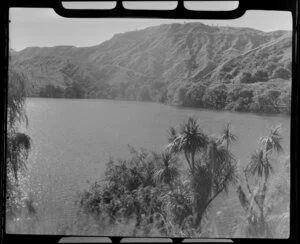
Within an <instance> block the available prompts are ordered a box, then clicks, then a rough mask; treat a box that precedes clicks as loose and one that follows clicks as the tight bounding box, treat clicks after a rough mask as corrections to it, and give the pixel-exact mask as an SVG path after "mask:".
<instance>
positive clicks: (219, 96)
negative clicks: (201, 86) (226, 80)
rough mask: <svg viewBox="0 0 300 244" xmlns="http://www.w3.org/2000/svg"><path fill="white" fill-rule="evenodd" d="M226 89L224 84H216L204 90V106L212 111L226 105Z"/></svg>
mask: <svg viewBox="0 0 300 244" xmlns="http://www.w3.org/2000/svg"><path fill="white" fill-rule="evenodd" d="M227 92H228V90H227V87H226V86H225V85H224V84H218V85H216V86H213V87H210V88H209V89H207V90H206V93H205V95H204V96H203V103H204V106H206V107H208V108H214V109H222V108H224V107H225V106H226V104H227Z"/></svg>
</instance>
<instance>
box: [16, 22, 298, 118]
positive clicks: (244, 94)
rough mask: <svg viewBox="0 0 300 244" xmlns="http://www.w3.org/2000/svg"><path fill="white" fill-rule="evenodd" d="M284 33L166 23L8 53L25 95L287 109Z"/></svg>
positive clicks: (287, 35) (287, 39)
mask: <svg viewBox="0 0 300 244" xmlns="http://www.w3.org/2000/svg"><path fill="white" fill-rule="evenodd" d="M291 52H292V38H291V32H289V31H274V32H263V31H259V30H254V29H250V28H233V27H215V26H207V25H204V24H201V23H188V24H165V25H160V26H154V27H149V28H146V29H143V30H139V31H131V32H126V33H123V34H117V35H115V36H114V37H113V38H111V39H110V40H108V41H105V42H103V43H101V44H100V45H97V46H92V47H81V48H77V47H73V46H56V47H44V48H39V47H29V48H26V49H24V50H22V51H20V52H15V51H12V52H11V60H12V62H13V64H14V65H15V66H16V67H18V68H20V69H21V70H23V72H24V74H25V75H26V76H27V78H28V81H27V94H28V96H38V97H63V98H102V99H120V100H140V101H157V102H162V103H168V104H172V105H179V106H188V107H200V108H210V109H226V110H234V111H253V112H268V113H290V103H291V82H290V81H291Z"/></svg>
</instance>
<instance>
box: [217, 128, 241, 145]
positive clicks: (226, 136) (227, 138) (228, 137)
mask: <svg viewBox="0 0 300 244" xmlns="http://www.w3.org/2000/svg"><path fill="white" fill-rule="evenodd" d="M220 141H221V143H223V142H226V147H227V149H229V145H231V144H232V143H234V142H236V141H237V136H236V135H235V134H233V133H232V132H231V130H230V123H227V124H226V127H225V128H224V129H223V130H222V134H221V136H220Z"/></svg>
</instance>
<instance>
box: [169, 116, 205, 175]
mask: <svg viewBox="0 0 300 244" xmlns="http://www.w3.org/2000/svg"><path fill="white" fill-rule="evenodd" d="M170 134H171V136H170V138H169V144H168V145H167V149H169V150H170V151H171V152H174V153H178V152H183V153H184V156H185V159H186V161H187V163H188V165H189V168H190V170H191V171H193V170H194V169H195V156H196V153H197V152H200V151H201V150H205V148H206V146H207V143H208V137H207V135H206V134H205V133H204V132H203V131H202V129H201V127H200V125H199V124H198V123H197V120H196V119H195V118H191V117H190V118H189V119H188V120H187V122H186V123H184V124H182V125H181V127H180V131H179V133H176V130H175V129H173V128H172V129H171V132H170Z"/></svg>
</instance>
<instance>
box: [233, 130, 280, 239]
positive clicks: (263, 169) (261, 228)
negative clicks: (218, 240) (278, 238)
mask: <svg viewBox="0 0 300 244" xmlns="http://www.w3.org/2000/svg"><path fill="white" fill-rule="evenodd" d="M281 143H282V137H281V135H280V126H278V127H276V128H274V129H271V131H270V133H269V135H267V136H264V137H262V138H260V140H259V146H258V149H257V150H256V151H255V152H254V153H253V154H252V156H251V160H250V161H249V163H248V165H247V166H246V167H245V169H244V176H245V181H246V186H247V190H248V192H249V197H248V196H247V194H245V192H244V190H243V188H242V186H241V185H239V186H238V188H237V193H238V197H239V200H240V203H241V205H242V207H243V208H244V210H245V211H246V213H247V226H246V237H256V238H262V237H264V238H270V237H271V232H270V228H269V226H268V223H267V221H266V219H267V216H268V215H269V214H270V212H271V211H272V209H271V208H270V207H268V205H267V203H266V195H267V192H268V186H267V182H268V180H269V177H270V174H272V173H273V172H274V170H273V166H272V160H271V157H270V156H271V155H272V154H273V153H277V154H280V153H282V152H283V148H282V145H281ZM249 177H254V178H255V179H258V180H256V181H254V182H257V183H256V184H255V186H254V187H251V186H250V182H249Z"/></svg>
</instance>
